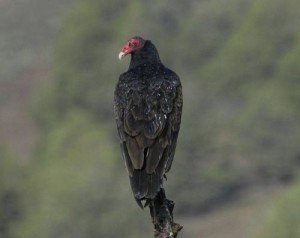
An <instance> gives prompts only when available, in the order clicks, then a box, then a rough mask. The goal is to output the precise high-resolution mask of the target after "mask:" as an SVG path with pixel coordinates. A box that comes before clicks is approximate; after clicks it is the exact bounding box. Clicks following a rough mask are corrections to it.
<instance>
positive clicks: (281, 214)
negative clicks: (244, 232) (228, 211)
mask: <svg viewBox="0 0 300 238" xmlns="http://www.w3.org/2000/svg"><path fill="white" fill-rule="evenodd" d="M299 185H300V184H299V183H297V184H296V185H294V186H293V187H292V188H290V189H289V190H288V191H287V192H285V193H284V194H283V195H282V196H280V198H278V199H276V201H275V202H274V203H273V204H272V206H270V208H269V210H268V212H267V214H266V218H265V221H264V222H263V224H261V226H260V228H259V229H258V230H257V231H255V232H252V233H253V235H252V236H251V237H255V238H282V237H289V238H299V237H300V226H299V224H300V206H299V204H300V186H299Z"/></svg>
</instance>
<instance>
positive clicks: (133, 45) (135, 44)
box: [119, 36, 145, 60]
mask: <svg viewBox="0 0 300 238" xmlns="http://www.w3.org/2000/svg"><path fill="white" fill-rule="evenodd" d="M144 44H145V40H144V39H143V38H142V37H140V36H135V37H132V38H131V39H130V40H129V41H128V42H127V43H126V44H125V45H124V46H123V48H122V50H121V52H120V54H119V59H120V60H121V59H122V58H123V57H124V56H126V55H128V54H131V53H132V52H134V51H137V50H140V49H142V48H143V46H144Z"/></svg>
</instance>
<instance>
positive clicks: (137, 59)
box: [129, 40, 161, 69]
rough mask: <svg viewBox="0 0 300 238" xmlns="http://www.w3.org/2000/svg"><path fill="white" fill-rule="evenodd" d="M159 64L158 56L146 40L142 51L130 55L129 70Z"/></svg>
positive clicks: (150, 43)
mask: <svg viewBox="0 0 300 238" xmlns="http://www.w3.org/2000/svg"><path fill="white" fill-rule="evenodd" d="M149 64H152V65H153V64H161V61H160V58H159V54H158V52H157V50H156V48H155V46H154V45H153V44H152V42H151V41H149V40H146V42H145V45H144V47H143V48H142V49H140V50H138V51H135V52H133V53H131V61H130V65H129V69H133V68H135V67H137V66H140V65H149Z"/></svg>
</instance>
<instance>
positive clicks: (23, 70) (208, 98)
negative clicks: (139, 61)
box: [0, 0, 300, 238]
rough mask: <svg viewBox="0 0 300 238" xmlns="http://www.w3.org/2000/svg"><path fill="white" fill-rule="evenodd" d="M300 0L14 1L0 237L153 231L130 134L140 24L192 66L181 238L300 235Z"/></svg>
mask: <svg viewBox="0 0 300 238" xmlns="http://www.w3.org/2000/svg"><path fill="white" fill-rule="evenodd" d="M299 25H300V2H299V0H286V1H282V0H227V1H222V0H199V1H195V0H188V1H179V0H164V1H161V0H154V1H146V0H133V1H124V0H122V1H121V0H111V1H104V0H76V1H75V0H51V1H49V0H14V1H12V0H0V237H1V238H33V237H39V238H53V237H60V238H96V237H97V238H98V237H106V238H115V237H120V236H122V237H131V238H137V237H152V224H151V221H150V216H149V214H148V210H146V211H142V210H140V209H139V208H138V207H137V205H136V204H135V201H134V199H133V197H132V194H131V191H130V187H129V181H128V177H127V172H126V170H125V168H124V164H123V161H122V160H121V156H120V155H121V154H120V151H119V146H118V138H117V133H116V129H115V123H114V115H113V91H114V86H115V84H116V82H117V80H118V76H119V75H120V74H121V73H122V72H124V71H125V70H126V69H127V67H128V64H129V60H130V59H129V58H130V57H128V58H127V59H125V60H124V61H122V62H120V61H119V60H118V58H117V55H118V53H119V51H120V49H121V47H122V46H123V44H124V43H125V42H126V40H127V39H129V38H130V37H132V36H135V35H141V36H143V37H144V38H146V39H151V40H152V41H153V42H154V43H155V44H156V46H157V48H158V50H159V52H160V56H161V58H162V61H163V62H164V63H165V65H167V66H168V67H170V68H171V69H174V70H175V71H176V72H177V73H178V75H179V76H180V77H181V80H182V84H183V93H184V112H183V120H182V127H181V132H180V136H179V141H178V146H177V152H176V155H175V162H174V163H173V168H172V170H171V172H170V173H169V175H168V181H167V182H166V183H165V187H166V191H167V194H168V197H169V198H170V199H172V200H174V201H175V203H176V207H175V220H176V221H178V222H180V223H181V224H182V225H184V230H183V232H182V233H181V237H191V238H193V237H194V238H198V237H205V238H217V237H222V238H227V237H228V238H229V237H230V238H237V237H239V238H240V237H246V238H247V237H248V238H252V237H255V238H271V237H272V238H277V237H278V238H285V237H286V238H299V237H300V228H299V227H300V226H299V224H300V210H299V207H300V206H299V204H300V190H299V189H300V181H299V179H298V177H299V174H300V171H299V168H300V146H299V145H300V110H299V108H300V30H299Z"/></svg>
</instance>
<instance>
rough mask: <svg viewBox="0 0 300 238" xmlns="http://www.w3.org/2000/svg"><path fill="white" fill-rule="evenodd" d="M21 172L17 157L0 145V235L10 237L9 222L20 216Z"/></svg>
mask: <svg viewBox="0 0 300 238" xmlns="http://www.w3.org/2000/svg"><path fill="white" fill-rule="evenodd" d="M22 178H23V173H22V170H21V167H20V165H19V164H18V163H17V159H16V158H14V157H13V155H12V153H10V152H9V151H8V150H7V149H6V148H4V146H0V237H1V238H11V237H12V236H11V231H12V229H11V224H12V223H13V222H16V221H18V220H19V219H20V218H21V217H22V209H21V205H22V204H21V199H22V197H21V191H22V190H23V188H22Z"/></svg>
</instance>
